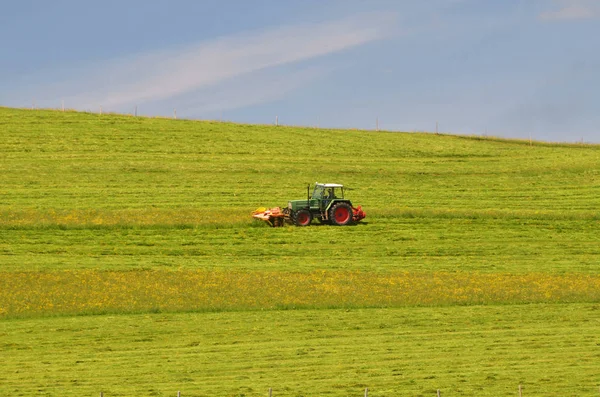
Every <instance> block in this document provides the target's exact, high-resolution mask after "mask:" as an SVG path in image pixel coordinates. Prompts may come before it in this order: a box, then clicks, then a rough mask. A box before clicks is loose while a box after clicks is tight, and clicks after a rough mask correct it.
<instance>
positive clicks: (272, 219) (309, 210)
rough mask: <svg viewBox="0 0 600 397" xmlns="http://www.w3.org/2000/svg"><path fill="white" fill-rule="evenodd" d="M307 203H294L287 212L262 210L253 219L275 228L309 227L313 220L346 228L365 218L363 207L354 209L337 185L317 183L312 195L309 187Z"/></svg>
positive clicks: (294, 201)
mask: <svg viewBox="0 0 600 397" xmlns="http://www.w3.org/2000/svg"><path fill="white" fill-rule="evenodd" d="M306 193H307V194H306V196H307V197H306V200H292V201H289V202H288V205H287V208H283V209H281V208H279V207H276V208H271V209H264V208H260V209H258V210H256V211H254V212H253V214H252V216H253V217H254V218H257V219H261V220H264V221H266V222H267V223H269V224H270V225H271V226H274V227H276V226H283V224H284V222H285V221H287V222H290V223H293V224H294V225H296V226H308V225H310V224H311V222H312V220H313V219H317V220H318V221H319V222H320V223H326V224H331V225H336V226H346V225H350V224H352V223H355V222H358V221H360V220H361V219H364V218H365V216H366V215H365V213H364V211H363V210H362V208H361V207H360V206H358V207H356V208H355V207H354V206H353V205H352V202H351V201H350V200H348V199H346V198H345V197H344V186H343V185H339V184H337V183H318V182H317V183H315V187H314V189H313V192H312V195H311V194H310V185H308V187H307V192H306Z"/></svg>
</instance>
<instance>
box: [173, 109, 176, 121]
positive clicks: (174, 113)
mask: <svg viewBox="0 0 600 397" xmlns="http://www.w3.org/2000/svg"><path fill="white" fill-rule="evenodd" d="M173 118H174V119H176V118H177V109H173Z"/></svg>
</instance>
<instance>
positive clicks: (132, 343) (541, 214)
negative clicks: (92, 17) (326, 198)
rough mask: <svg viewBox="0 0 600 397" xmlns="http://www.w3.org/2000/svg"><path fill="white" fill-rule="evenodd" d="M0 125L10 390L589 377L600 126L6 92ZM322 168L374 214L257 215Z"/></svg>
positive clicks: (376, 385)
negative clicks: (510, 129)
mask: <svg viewBox="0 0 600 397" xmlns="http://www.w3.org/2000/svg"><path fill="white" fill-rule="evenodd" d="M0 131H1V136H2V140H1V141H0V157H1V161H0V186H1V188H0V265H1V266H0V335H2V337H1V338H0V355H1V356H2V357H10V358H11V360H9V361H10V362H8V361H6V360H3V364H0V366H2V367H4V368H1V369H3V370H2V371H0V373H2V375H0V394H1V395H32V394H33V393H35V394H38V395H61V396H66V395H73V396H79V395H95V394H97V393H99V392H100V391H104V392H105V395H106V396H107V397H108V396H109V395H134V394H135V395H174V394H173V393H174V392H175V393H176V390H182V391H184V390H185V391H186V393H187V394H184V395H190V396H191V395H197V396H208V395H228V396H241V395H244V396H254V395H265V394H266V390H267V389H268V388H269V387H273V388H274V394H275V395H282V396H283V395H286V396H287V395H294V396H300V395H308V394H328V395H332V396H338V395H339V396H346V395H359V394H360V393H362V390H361V389H363V390H364V387H367V386H368V387H370V388H371V390H372V394H373V395H381V396H383V395H431V394H432V393H433V395H435V390H436V389H438V388H439V389H442V390H445V391H447V392H448V394H450V395H475V394H477V395H490V396H491V395H515V391H516V387H517V386H518V384H519V383H522V384H523V385H524V386H525V390H526V391H527V392H529V393H530V395H561V396H563V395H574V396H575V395H577V396H579V395H597V393H598V385H599V384H600V377H599V375H598V374H599V372H598V371H597V370H595V368H597V366H594V365H593V364H592V363H593V362H594V360H596V361H597V358H598V356H599V355H600V340H599V339H598V338H597V337H595V335H597V334H600V332H599V331H600V330H599V329H598V328H599V327H600V312H599V311H597V309H598V304H599V303H600V238H598V230H599V226H600V213H599V212H598V208H600V146H597V145H568V144H550V143H542V142H533V143H532V144H530V142H529V141H515V140H502V139H493V138H481V137H460V136H447V135H435V134H417V133H390V132H373V131H355V130H352V131H345V130H324V129H311V128H297V127H282V126H280V127H273V126H251V125H239V124H232V123H218V122H198V121H186V120H166V119H152V118H135V117H129V116H120V115H97V114H90V113H75V112H64V113H63V112H57V111H47V110H37V111H30V110H17V109H7V108H0ZM315 181H320V182H338V183H344V184H345V185H347V186H350V187H352V188H354V190H351V191H350V192H349V195H350V198H351V199H352V200H353V202H354V203H355V204H360V205H362V206H363V208H364V209H365V211H366V212H367V218H366V219H365V221H366V222H363V223H362V224H359V225H356V226H352V227H344V228H337V227H331V226H312V227H309V228H296V227H285V228H279V229H273V228H269V227H267V226H266V225H264V224H262V223H260V222H254V221H252V220H251V218H250V216H249V214H250V212H251V211H252V210H254V209H255V208H257V207H262V206H276V205H285V204H286V203H287V201H288V200H290V199H298V198H302V197H304V196H305V194H306V184H307V183H314V182H315ZM292 309H302V310H292ZM81 315H85V316H81ZM59 329H62V331H57V330H59ZM221 344H222V345H223V346H224V347H211V346H220V345H221ZM98 349H99V350H98ZM102 349H110V350H102ZM311 349H312V350H311ZM353 349H356V352H355V353H353V351H354V350H353ZM388 349H389V350H388ZM145 350H147V351H148V352H150V353H151V354H148V355H144V354H143V352H142V351H145ZM405 352H408V353H405ZM172 355H174V356H175V357H172ZM50 357H51V358H50ZM353 360H354V361H353ZM453 360H456V362H455V361H453ZM79 361H80V362H79ZM125 369H126V370H125ZM394 371H395V372H394ZM396 372H397V373H396ZM549 374H552V375H549ZM103 388H104V389H103ZM101 389H103V390H101ZM527 394H528V393H526V395H527Z"/></svg>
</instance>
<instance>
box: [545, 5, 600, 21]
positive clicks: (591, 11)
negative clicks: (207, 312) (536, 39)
mask: <svg viewBox="0 0 600 397" xmlns="http://www.w3.org/2000/svg"><path fill="white" fill-rule="evenodd" d="M555 3H556V4H557V9H555V10H551V11H545V12H542V13H541V14H540V15H539V18H540V19H541V20H544V21H559V20H572V19H590V18H598V17H600V4H599V2H598V1H597V0H591V1H588V0H559V1H555Z"/></svg>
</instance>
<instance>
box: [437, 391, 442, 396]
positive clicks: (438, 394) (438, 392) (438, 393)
mask: <svg viewBox="0 0 600 397" xmlns="http://www.w3.org/2000/svg"><path fill="white" fill-rule="evenodd" d="M440 396H441V394H440V389H438V391H437V397H440Z"/></svg>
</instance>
